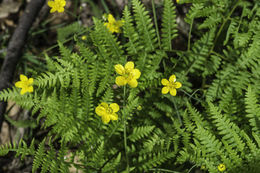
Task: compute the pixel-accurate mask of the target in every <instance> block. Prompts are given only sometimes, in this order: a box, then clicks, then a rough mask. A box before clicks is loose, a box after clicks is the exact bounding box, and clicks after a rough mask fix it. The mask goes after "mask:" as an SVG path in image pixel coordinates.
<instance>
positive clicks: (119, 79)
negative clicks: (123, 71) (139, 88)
mask: <svg viewBox="0 0 260 173" xmlns="http://www.w3.org/2000/svg"><path fill="white" fill-rule="evenodd" d="M116 84H117V85H118V86H123V85H126V84H127V80H126V78H125V77H123V76H117V77H116Z"/></svg>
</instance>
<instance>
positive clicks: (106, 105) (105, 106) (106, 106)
mask: <svg viewBox="0 0 260 173" xmlns="http://www.w3.org/2000/svg"><path fill="white" fill-rule="evenodd" d="M100 105H101V106H103V107H104V108H105V109H107V108H108V104H107V103H106V102H102V103H100Z"/></svg>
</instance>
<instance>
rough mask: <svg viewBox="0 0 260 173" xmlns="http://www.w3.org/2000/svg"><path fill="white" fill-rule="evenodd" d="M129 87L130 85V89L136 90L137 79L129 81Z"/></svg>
mask: <svg viewBox="0 0 260 173" xmlns="http://www.w3.org/2000/svg"><path fill="white" fill-rule="evenodd" d="M128 85H129V86H130V87H132V88H136V87H137V85H138V82H137V80H136V79H132V80H130V81H128Z"/></svg>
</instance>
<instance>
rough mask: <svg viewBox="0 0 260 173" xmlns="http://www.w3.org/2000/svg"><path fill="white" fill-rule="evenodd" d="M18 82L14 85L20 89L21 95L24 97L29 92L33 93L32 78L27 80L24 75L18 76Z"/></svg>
mask: <svg viewBox="0 0 260 173" xmlns="http://www.w3.org/2000/svg"><path fill="white" fill-rule="evenodd" d="M20 80H21V81H18V82H16V83H15V86H16V87H17V88H22V90H21V95H24V94H25V93H27V92H29V93H31V92H33V86H32V84H33V78H30V79H28V78H27V77H26V76H24V75H22V74H21V75H20Z"/></svg>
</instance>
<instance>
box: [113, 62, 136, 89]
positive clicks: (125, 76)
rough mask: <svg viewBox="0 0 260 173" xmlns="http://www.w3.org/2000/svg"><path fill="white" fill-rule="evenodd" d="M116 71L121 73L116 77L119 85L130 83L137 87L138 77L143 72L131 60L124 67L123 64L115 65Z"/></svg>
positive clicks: (131, 85)
mask: <svg viewBox="0 0 260 173" xmlns="http://www.w3.org/2000/svg"><path fill="white" fill-rule="evenodd" d="M115 70H116V72H117V73H118V74H119V75H121V76H118V77H116V84H117V85H118V86H123V85H126V84H128V85H130V87H132V88H136V87H137V85H138V82H137V79H139V78H140V76H141V72H140V71H139V70H138V69H135V68H134V63H133V62H132V61H129V62H127V63H126V64H125V67H123V66H122V65H121V64H117V65H115Z"/></svg>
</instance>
